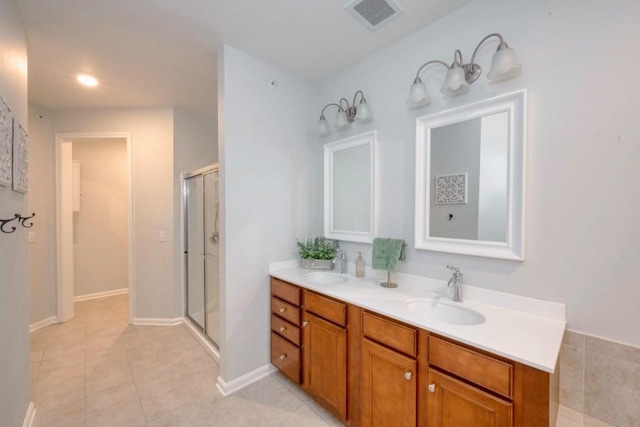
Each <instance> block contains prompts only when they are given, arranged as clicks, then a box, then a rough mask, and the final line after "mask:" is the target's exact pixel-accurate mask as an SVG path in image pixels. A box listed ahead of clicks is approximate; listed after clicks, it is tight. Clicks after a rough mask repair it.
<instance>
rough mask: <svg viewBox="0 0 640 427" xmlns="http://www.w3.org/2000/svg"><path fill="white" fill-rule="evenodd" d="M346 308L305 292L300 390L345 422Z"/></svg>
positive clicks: (342, 304) (338, 303)
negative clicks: (301, 388) (303, 390)
mask: <svg viewBox="0 0 640 427" xmlns="http://www.w3.org/2000/svg"><path fill="white" fill-rule="evenodd" d="M346 323H347V307H346V304H344V303H342V302H338V301H335V300H332V299H330V298H327V297H324V296H321V295H318V294H316V293H313V292H310V291H307V290H305V291H304V314H303V325H304V327H303V332H302V333H303V338H302V342H303V381H302V387H303V388H304V389H305V390H306V391H307V393H309V394H310V395H311V396H313V397H314V398H315V399H316V400H318V401H319V402H320V403H321V404H322V405H323V406H324V408H325V409H327V410H329V411H330V412H332V413H333V414H334V415H335V416H336V417H338V418H339V419H340V420H342V421H344V422H346V421H347V330H346Z"/></svg>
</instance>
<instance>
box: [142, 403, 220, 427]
mask: <svg viewBox="0 0 640 427" xmlns="http://www.w3.org/2000/svg"><path fill="white" fill-rule="evenodd" d="M210 425H212V424H210V423H209V422H207V420H206V419H205V418H204V416H203V415H202V412H201V411H200V408H199V407H198V406H197V405H196V404H195V403H193V402H189V403H186V404H184V405H182V406H179V407H177V408H174V409H173V410H171V411H169V412H168V413H166V414H165V415H163V416H161V417H160V418H157V419H155V420H152V421H149V423H148V426H149V427H207V426H210Z"/></svg>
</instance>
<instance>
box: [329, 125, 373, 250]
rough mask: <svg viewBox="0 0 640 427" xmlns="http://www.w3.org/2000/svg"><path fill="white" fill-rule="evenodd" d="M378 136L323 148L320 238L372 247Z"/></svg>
mask: <svg viewBox="0 0 640 427" xmlns="http://www.w3.org/2000/svg"><path fill="white" fill-rule="evenodd" d="M377 151H378V133H377V132H376V131H372V132H367V133H363V134H361V135H356V136H353V137H350V138H346V139H342V140H339V141H335V142H332V143H329V144H326V145H325V146H324V235H325V237H327V238H330V239H337V240H346V241H350V242H361V243H372V242H373V239H374V238H375V237H377V236H378V229H379V226H378V211H379V209H378V160H377V157H378V156H377Z"/></svg>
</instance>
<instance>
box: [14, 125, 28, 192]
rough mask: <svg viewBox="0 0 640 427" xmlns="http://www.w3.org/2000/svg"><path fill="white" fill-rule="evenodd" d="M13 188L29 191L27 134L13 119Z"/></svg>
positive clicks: (19, 190)
mask: <svg viewBox="0 0 640 427" xmlns="http://www.w3.org/2000/svg"><path fill="white" fill-rule="evenodd" d="M13 189H14V190H15V191H18V192H20V193H26V192H27V191H29V135H27V131H25V130H24V128H23V127H22V125H21V124H20V123H18V120H14V121H13Z"/></svg>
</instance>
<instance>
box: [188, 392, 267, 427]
mask: <svg viewBox="0 0 640 427" xmlns="http://www.w3.org/2000/svg"><path fill="white" fill-rule="evenodd" d="M201 410H202V413H203V415H204V416H205V419H206V420H207V422H209V423H210V425H212V426H216V427H270V425H269V423H268V422H267V421H266V420H265V419H264V418H263V417H262V415H261V414H260V413H259V412H258V410H257V409H256V408H255V407H254V406H253V405H252V404H251V403H250V402H248V401H247V400H245V399H242V398H239V397H235V396H230V397H227V398H225V399H222V400H218V401H217V402H214V403H213V404H211V405H209V406H206V407H201Z"/></svg>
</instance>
